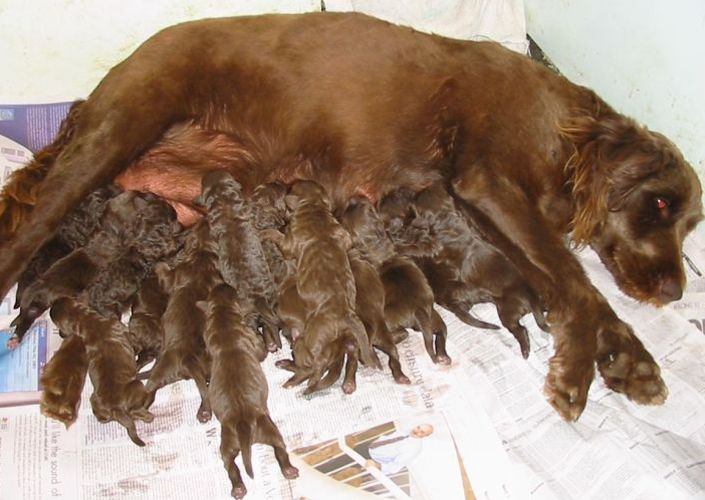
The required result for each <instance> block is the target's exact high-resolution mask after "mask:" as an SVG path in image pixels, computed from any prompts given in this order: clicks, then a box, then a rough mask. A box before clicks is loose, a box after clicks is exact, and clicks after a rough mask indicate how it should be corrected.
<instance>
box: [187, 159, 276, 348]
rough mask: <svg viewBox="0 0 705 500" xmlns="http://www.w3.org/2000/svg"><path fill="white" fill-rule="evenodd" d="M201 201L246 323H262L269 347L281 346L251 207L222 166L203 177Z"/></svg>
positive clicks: (273, 298) (273, 296)
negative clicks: (206, 211)
mask: <svg viewBox="0 0 705 500" xmlns="http://www.w3.org/2000/svg"><path fill="white" fill-rule="evenodd" d="M202 185H203V192H202V194H201V202H202V203H203V205H204V206H205V207H206V209H207V210H208V214H207V215H206V218H207V219H208V225H209V227H210V233H211V238H212V239H213V241H214V242H215V243H216V244H217V246H218V268H219V269H220V274H221V275H222V276H223V279H224V280H225V282H226V283H227V284H228V285H230V286H231V287H233V288H234V289H235V290H237V292H238V293H239V294H240V298H239V301H240V305H241V307H243V308H245V309H246V316H247V318H248V322H249V323H248V325H249V326H250V327H251V328H252V329H253V330H255V331H257V330H258V329H259V325H260V324H261V325H262V331H263V336H264V341H265V344H266V346H267V349H268V350H269V351H272V352H273V351H276V350H277V349H278V348H279V347H281V342H280V341H279V319H278V318H277V316H276V314H275V313H274V308H275V307H276V303H275V302H276V297H277V291H276V287H275V285H274V280H273V278H272V273H271V272H270V270H269V264H268V263H267V259H266V257H265V253H264V249H263V248H262V243H261V242H260V238H259V235H258V232H257V230H256V229H255V227H254V224H253V217H254V216H253V210H252V206H251V204H250V202H249V201H247V200H245V197H244V196H243V193H242V186H240V184H239V183H238V182H237V181H236V180H235V179H233V176H232V175H231V174H229V173H228V172H226V171H224V170H215V171H213V172H210V173H208V174H206V175H205V176H204V177H203V182H202Z"/></svg>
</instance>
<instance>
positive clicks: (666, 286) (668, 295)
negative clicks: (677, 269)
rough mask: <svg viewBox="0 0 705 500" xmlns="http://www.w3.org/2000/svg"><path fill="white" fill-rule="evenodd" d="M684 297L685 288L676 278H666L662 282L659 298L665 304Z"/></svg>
mask: <svg viewBox="0 0 705 500" xmlns="http://www.w3.org/2000/svg"><path fill="white" fill-rule="evenodd" d="M682 296H683V288H681V285H680V283H679V282H678V281H677V280H676V279H675V278H664V279H663V280H661V288H660V289H659V298H660V299H661V300H662V301H663V302H664V303H666V302H673V301H674V300H679V299H680V298H681V297H682Z"/></svg>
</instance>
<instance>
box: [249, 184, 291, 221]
mask: <svg viewBox="0 0 705 500" xmlns="http://www.w3.org/2000/svg"><path fill="white" fill-rule="evenodd" d="M286 193H287V187H286V185H285V184H282V183H281V182H270V183H268V184H263V185H261V186H258V187H257V188H256V189H255V190H254V192H253V193H252V203H253V204H254V206H255V226H256V227H257V229H281V228H283V227H284V225H285V224H286V221H287V207H286V202H285V201H284V198H285V197H286Z"/></svg>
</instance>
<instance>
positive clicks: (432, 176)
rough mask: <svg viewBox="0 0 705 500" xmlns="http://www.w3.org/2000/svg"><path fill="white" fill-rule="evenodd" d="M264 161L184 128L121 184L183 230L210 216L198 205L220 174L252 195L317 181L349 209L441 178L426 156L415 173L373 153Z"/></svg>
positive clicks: (257, 152)
mask: <svg viewBox="0 0 705 500" xmlns="http://www.w3.org/2000/svg"><path fill="white" fill-rule="evenodd" d="M343 149H345V148H343ZM350 149H351V150H353V151H355V150H358V148H350ZM262 156H263V155H262V153H261V148H258V147H256V146H255V147H246V146H245V145H243V144H242V143H241V142H240V141H238V140H237V139H236V138H234V137H233V136H231V135H228V134H225V133H222V132H217V131H210V130H206V129H204V128H202V127H200V126H198V125H196V124H193V123H186V122H184V123H178V124H175V125H173V126H172V127H171V128H169V130H167V132H165V134H164V135H163V136H162V137H161V138H160V139H159V140H158V141H157V142H156V143H155V144H154V145H153V146H152V147H150V148H149V150H147V151H146V152H144V153H143V154H142V155H141V156H140V157H138V158H137V159H136V160H135V161H133V162H132V163H131V164H129V165H128V166H127V168H125V169H124V170H123V171H122V173H120V174H119V175H118V176H117V177H116V178H115V183H116V184H117V185H119V186H120V187H121V188H122V189H124V190H133V191H145V192H151V193H154V194H156V195H157V196H159V197H161V198H163V199H164V200H166V201H167V202H168V203H169V204H171V205H172V207H174V209H175V210H176V213H177V217H178V220H179V222H180V223H181V224H182V225H184V226H191V225H193V224H195V223H196V222H197V221H198V220H199V219H200V218H201V217H202V216H203V214H204V212H203V210H202V209H201V208H200V207H198V206H197V205H196V204H195V203H194V200H195V198H197V197H198V196H199V195H200V193H201V179H202V177H203V175H204V174H205V173H207V172H210V171H212V170H217V169H227V170H229V171H230V172H231V173H232V174H233V175H234V176H235V178H236V179H237V180H238V181H239V182H240V183H241V184H242V186H243V189H244V191H245V193H246V194H249V193H251V192H252V190H253V189H254V188H255V187H257V186H258V185H260V184H263V183H266V182H272V181H281V182H284V183H286V184H290V183H291V182H293V181H295V180H301V179H306V180H314V181H317V182H319V183H320V184H321V185H323V186H324V187H325V188H326V189H327V190H328V192H329V194H330V196H331V198H332V200H333V202H334V204H335V205H336V207H344V205H345V203H346V202H347V200H348V199H349V198H350V197H352V196H356V195H362V196H365V197H366V198H368V199H369V200H370V201H371V202H372V203H373V204H376V203H377V201H379V199H380V198H381V197H383V196H384V195H386V194H388V193H389V192H390V191H392V190H394V189H398V188H400V187H407V188H410V189H412V190H414V191H419V190H421V189H423V188H425V187H427V186H429V185H430V184H431V183H432V182H433V181H435V180H437V179H438V178H439V177H440V173H439V171H438V168H437V167H438V166H437V165H435V163H436V162H435V161H433V160H431V159H429V161H423V160H424V158H423V156H424V155H423V154H418V155H415V159H416V162H415V166H414V167H411V166H410V165H408V163H406V162H399V161H392V162H390V161H389V155H388V154H384V155H381V154H379V155H375V154H369V148H368V149H366V154H365V157H364V159H361V158H359V157H357V156H356V155H354V154H342V155H341V157H340V158H339V160H338V162H330V161H328V160H327V159H320V158H315V157H312V158H311V157H306V156H304V155H301V154H293V155H292V154H290V155H286V156H284V157H282V158H278V159H272V158H269V159H267V160H264V159H263V158H262ZM435 159H436V158H434V160H435ZM385 160H386V161H385Z"/></svg>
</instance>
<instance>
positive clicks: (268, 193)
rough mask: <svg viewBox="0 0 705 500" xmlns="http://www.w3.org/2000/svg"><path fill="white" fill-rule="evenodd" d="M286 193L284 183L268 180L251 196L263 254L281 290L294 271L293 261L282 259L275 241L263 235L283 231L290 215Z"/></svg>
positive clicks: (254, 220) (277, 287) (254, 219)
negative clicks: (272, 231)
mask: <svg viewBox="0 0 705 500" xmlns="http://www.w3.org/2000/svg"><path fill="white" fill-rule="evenodd" d="M286 193H287V187H286V185H284V184H282V183H281V182H270V183H267V184H262V185H261V186H258V187H257V188H256V189H255V190H254V192H253V193H252V197H251V201H252V210H253V215H254V216H253V224H254V226H255V229H257V231H259V232H260V238H261V241H262V249H263V250H264V256H265V258H266V259H267V264H268V265H269V270H270V271H271V274H272V278H273V279H274V286H275V287H276V289H277V290H281V287H282V284H283V283H284V281H285V280H286V279H287V277H288V276H289V275H290V274H292V273H293V272H294V262H292V261H287V260H286V259H284V255H283V254H282V252H281V250H280V249H279V246H278V245H277V244H276V242H275V241H273V240H272V239H270V238H266V237H263V235H264V234H265V233H268V232H269V231H271V230H276V231H284V227H285V226H286V223H287V221H288V220H289V215H290V214H289V213H288V210H287V208H286V202H285V201H284V197H285V196H286ZM270 234H271V233H270Z"/></svg>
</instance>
